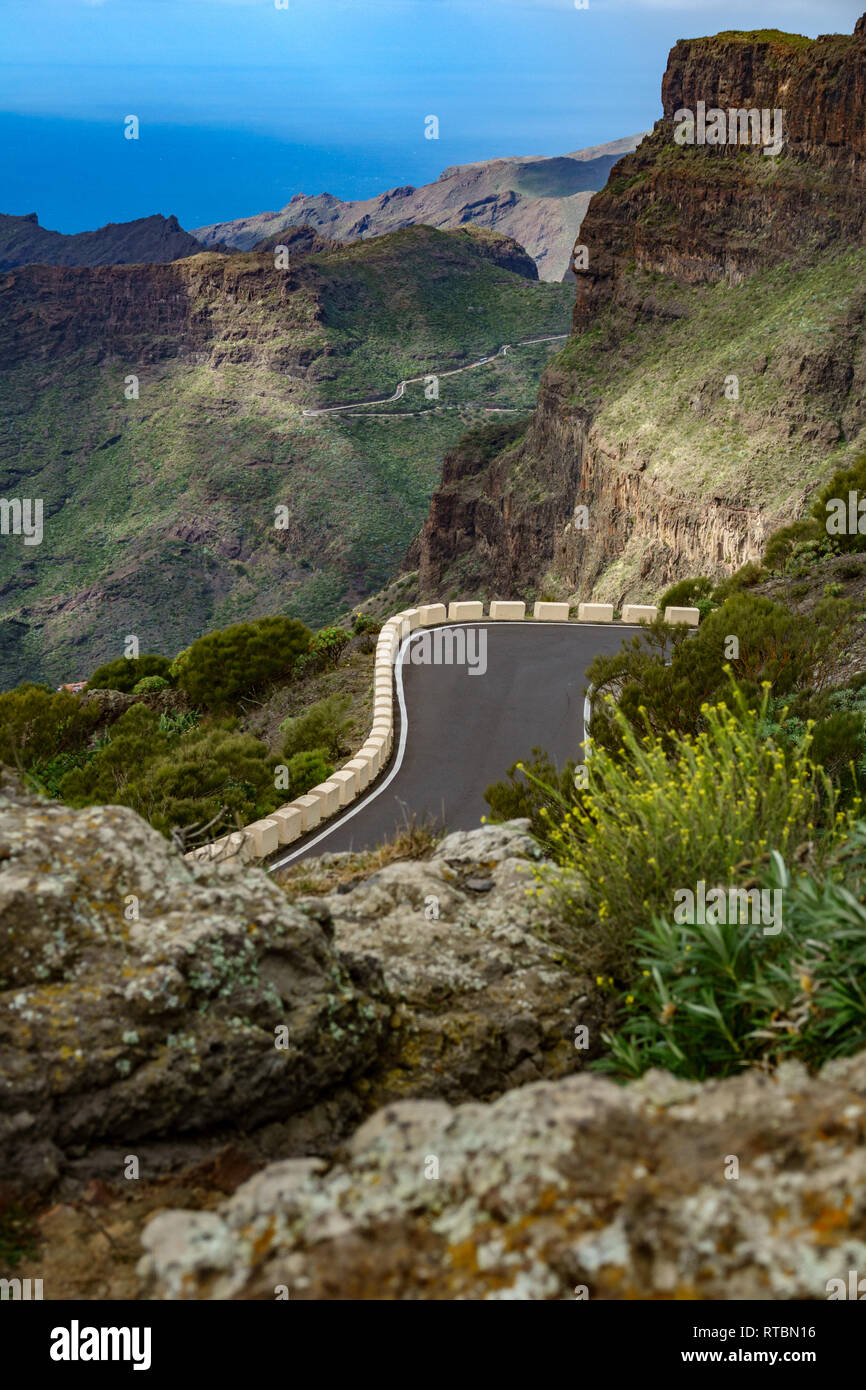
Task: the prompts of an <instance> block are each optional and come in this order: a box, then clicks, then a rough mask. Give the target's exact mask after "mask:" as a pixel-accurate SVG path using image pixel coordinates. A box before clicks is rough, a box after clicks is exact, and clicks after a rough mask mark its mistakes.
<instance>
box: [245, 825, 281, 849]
mask: <svg viewBox="0 0 866 1390" xmlns="http://www.w3.org/2000/svg"><path fill="white" fill-rule="evenodd" d="M246 833H247V834H248V835H249V836H250V839H251V840H252V842H253V848H254V850H255V854H256V858H257V859H266V858H267V856H268V855H269V854H273V852H274V850H275V849H279V847H280V833H279V829H278V826H277V822H276V821H275V820H255V821H253V823H252V825H248V826H247V827H246Z"/></svg>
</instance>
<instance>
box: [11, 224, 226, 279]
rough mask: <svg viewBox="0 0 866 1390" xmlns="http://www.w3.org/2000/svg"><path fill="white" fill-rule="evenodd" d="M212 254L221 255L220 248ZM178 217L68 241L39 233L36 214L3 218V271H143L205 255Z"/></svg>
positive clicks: (78, 234)
mask: <svg viewBox="0 0 866 1390" xmlns="http://www.w3.org/2000/svg"><path fill="white" fill-rule="evenodd" d="M209 249H211V250H214V251H223V250H225V247H223V246H220V245H218V244H216V243H214V244H212V245H211V246H210V248H209ZM203 250H204V246H203V244H202V242H200V241H198V240H197V239H196V238H195V237H194V236H190V234H189V232H185V231H184V230H183V228H182V227H181V226H180V224H179V222H178V220H177V218H176V217H161V216H160V215H159V214H155V215H154V216H153V217H139V218H136V219H135V221H133V222H109V223H108V225H107V226H105V227H100V228H99V230H98V231H95V232H75V233H74V234H73V235H66V234H64V233H63V232H52V231H49V230H48V228H47V227H40V225H39V218H38V217H37V215H36V213H35V212H31V213H28V214H27V216H26V217H15V216H11V215H9V214H8V213H0V270H11V269H13V268H14V267H15V266H19V265H88V266H95V265H143V264H147V263H152V262H157V261H178V260H180V259H181V258H182V257H183V256H194V255H196V253H197V252H199V251H203Z"/></svg>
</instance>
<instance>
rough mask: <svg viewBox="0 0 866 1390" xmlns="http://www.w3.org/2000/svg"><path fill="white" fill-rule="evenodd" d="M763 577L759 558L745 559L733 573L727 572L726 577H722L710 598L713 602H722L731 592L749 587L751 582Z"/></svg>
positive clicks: (735, 592)
mask: <svg viewBox="0 0 866 1390" xmlns="http://www.w3.org/2000/svg"><path fill="white" fill-rule="evenodd" d="M763 577H764V569H763V566H762V564H761V562H760V561H759V560H747V561H746V563H745V564H744V565H741V566H740V568H739V569H738V570H734V573H733V574H729V575H728V577H727V579H722V580H720V581H719V583H718V584H717V585H716V587H715V588H714V589H713V592H712V595H711V598H712V600H713V602H714V603H724V601H725V599H726V598H730V597H731V594H737V593H739V592H740V590H741V589H750V588H751V587H752V585H753V584H757V583H758V581H759V580H760V579H762V578H763Z"/></svg>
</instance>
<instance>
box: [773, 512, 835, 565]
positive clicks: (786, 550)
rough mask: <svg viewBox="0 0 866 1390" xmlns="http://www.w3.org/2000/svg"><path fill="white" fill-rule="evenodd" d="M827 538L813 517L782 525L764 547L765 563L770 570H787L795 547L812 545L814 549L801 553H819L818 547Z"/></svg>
mask: <svg viewBox="0 0 866 1390" xmlns="http://www.w3.org/2000/svg"><path fill="white" fill-rule="evenodd" d="M824 538H826V532H823V533H822V529H821V527H820V525H819V524H818V522H817V521H815V520H814V519H813V518H811V517H806V518H804V520H802V521H795V522H793V523H792V524H791V525H790V526H782V527H781V528H780V529H779V530H778V531H774V532H773V534H772V536H771V537H770V539H769V540H768V541H767V544H766V546H765V547H764V565H765V567H766V568H767V569H768V570H780V571H783V572H784V570H785V568H786V566H787V564H788V561H789V560H790V559H791V556H792V555H793V553H794V549H795V547H802V546H804V545H805V546H807V547H808V546H810V545H812V546H813V547H814V549H813V550H807V551H805V552H801V553H807V554H812V553H814V554H815V555H816V556H817V554H818V550H817V547H818V545H819V544H820V542H821V541H822V539H824Z"/></svg>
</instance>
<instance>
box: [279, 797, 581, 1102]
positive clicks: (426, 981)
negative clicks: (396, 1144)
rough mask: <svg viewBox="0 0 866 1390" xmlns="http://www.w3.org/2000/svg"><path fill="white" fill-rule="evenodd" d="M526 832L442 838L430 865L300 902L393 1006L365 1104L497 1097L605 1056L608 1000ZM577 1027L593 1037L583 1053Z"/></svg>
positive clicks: (393, 871)
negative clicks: (542, 881)
mask: <svg viewBox="0 0 866 1390" xmlns="http://www.w3.org/2000/svg"><path fill="white" fill-rule="evenodd" d="M525 824H527V823H526V822H518V821H514V822H510V823H509V824H508V825H506V826H485V827H482V828H480V829H478V830H474V831H470V832H459V833H455V834H453V835H448V836H447V837H446V838H445V839H444V840H442V841H441V843H440V844H439V845H438V846H437V848H436V849H435V850H434V852H433V854H432V855H431V857H430V858H429V859H428V860H421V861H418V862H410V863H397V864H389V865H387V866H386V867H385V868H383V869H380V870H379V871H378V872H377V873H375V874H373V875H372V877H370V878H369V879H367V880H366V881H365V882H361V883H359V884H357V885H356V886H353V887H352V888H351V890H350V891H348V892H339V893H333V894H329V895H328V896H327V897H325V898H322V899H317V900H315V901H305V900H304V899H299V900H298V903H297V905H298V906H299V907H301V908H304V909H305V910H306V911H307V912H311V913H313V914H314V915H315V916H317V917H318V918H319V920H321V921H323V922H325V921H326V922H327V923H328V925H329V929H330V930H333V933H334V944H335V945H336V947H337V949H338V950H339V951H340V952H341V953H342V955H343V958H344V959H345V960H347V961H349V962H350V964H351V967H352V969H353V971H354V973H355V974H356V975H357V976H358V977H359V978H362V979H366V978H368V977H369V978H370V980H371V981H372V980H375V979H381V982H382V985H381V988H380V990H379V993H380V997H384V998H386V999H387V1000H388V1001H389V1003H390V1004H391V1005H392V1009H393V1012H392V1014H391V1026H390V1032H389V1034H388V1035H387V1037H386V1039H385V1041H384V1046H383V1047H382V1048H381V1049H380V1052H379V1056H378V1058H377V1061H376V1065H375V1067H374V1068H372V1069H371V1071H370V1072H369V1073H368V1074H367V1076H366V1077H365V1078H364V1081H363V1083H362V1089H363V1093H364V1097H365V1103H366V1104H367V1105H374V1104H375V1105H379V1104H382V1103H384V1101H385V1100H386V1099H393V1098H395V1097H401V1096H426V1097H428V1098H429V1097H442V1098H443V1099H445V1100H450V1101H456V1100H457V1099H458V1098H460V1099H465V1098H467V1097H489V1096H492V1095H496V1094H498V1093H499V1092H500V1091H504V1090H508V1089H509V1088H511V1087H512V1086H519V1085H522V1084H524V1083H525V1082H529V1081H537V1080H540V1079H541V1078H542V1077H553V1076H562V1075H564V1074H565V1073H567V1072H570V1071H574V1070H575V1069H576V1068H577V1067H579V1066H582V1065H584V1064H585V1062H586V1061H587V1060H589V1059H591V1058H592V1057H594V1056H596V1055H597V1053H598V1048H599V1046H600V1040H601V1024H602V1021H603V1019H604V1017H605V1007H606V1006H605V999H606V996H602V995H600V994H599V991H598V990H597V989H596V987H595V985H594V983H593V981H592V980H591V979H589V978H587V976H586V974H585V972H584V971H583V970H582V969H581V966H580V963H579V961H576V960H575V959H574V957H573V953H572V951H571V950H570V948H569V942H568V939H567V936H566V934H565V933H564V932H563V931H562V930H561V929H560V930H559V931H557V929H556V927H555V926H554V924H553V923H552V922H551V920H550V912H549V910H548V909H547V907H546V903H545V901H544V899H541V900H539V899H538V898H536V897H535V896H534V894H533V892H532V889H533V887H534V884H535V880H534V878H533V875H532V872H531V865H532V862H533V861H534V860H537V859H538V857H539V851H538V847H537V845H536V844H535V843H534V841H533V840H532V839H531V838H530V837H529V835H527V834H526V833H525V830H524V829H523V826H524V825H525ZM372 987H373V986H372V984H371V985H370V988H372ZM577 1024H583V1025H585V1026H586V1027H587V1028H588V1029H589V1039H588V1042H589V1046H588V1047H587V1048H586V1049H583V1050H582V1051H581V1052H577V1051H576V1050H575V1046H574V1030H575V1026H576V1025H577Z"/></svg>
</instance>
